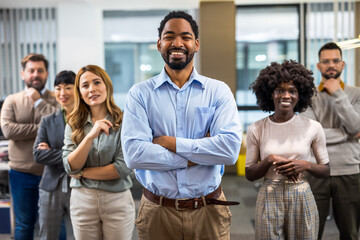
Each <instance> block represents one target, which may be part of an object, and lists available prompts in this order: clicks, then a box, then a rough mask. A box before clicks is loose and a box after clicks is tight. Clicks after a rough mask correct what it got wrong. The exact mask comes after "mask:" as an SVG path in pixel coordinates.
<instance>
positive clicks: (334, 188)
mask: <svg viewBox="0 0 360 240" xmlns="http://www.w3.org/2000/svg"><path fill="white" fill-rule="evenodd" d="M317 67H318V69H319V71H320V72H321V75H322V78H321V83H320V85H319V87H318V92H317V94H316V96H314V97H313V100H312V102H313V103H312V107H309V108H308V109H307V110H306V111H305V112H304V113H303V115H304V116H306V117H309V118H311V119H314V120H317V121H319V122H320V123H321V125H322V127H323V128H324V131H325V136H326V145H327V150H328V153H329V160H330V162H329V163H330V178H325V179H320V178H315V177H312V176H309V183H310V186H311V190H312V191H313V194H314V196H315V200H316V204H317V207H318V210H319V218H320V227H319V237H318V239H321V237H322V233H323V230H324V226H325V223H326V217H327V216H328V213H329V207H330V200H331V199H332V209H333V213H334V218H335V222H336V225H337V227H338V229H339V232H340V239H352V240H355V239H356V240H357V239H358V232H359V230H358V229H359V225H360V168H359V165H360V143H359V132H360V124H359V123H360V88H358V87H352V86H348V85H346V84H344V82H343V81H342V80H341V72H342V70H343V69H344V67H345V62H344V61H343V60H342V51H341V49H340V47H339V46H338V45H336V44H335V43H332V42H330V43H327V44H325V45H324V46H322V47H321V48H320V50H319V63H318V64H317Z"/></svg>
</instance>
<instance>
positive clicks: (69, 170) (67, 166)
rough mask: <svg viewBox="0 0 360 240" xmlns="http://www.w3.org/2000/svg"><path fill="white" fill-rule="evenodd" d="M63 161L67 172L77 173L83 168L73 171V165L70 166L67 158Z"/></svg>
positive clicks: (70, 173)
mask: <svg viewBox="0 0 360 240" xmlns="http://www.w3.org/2000/svg"><path fill="white" fill-rule="evenodd" d="M63 163H64V168H65V172H66V173H67V174H69V175H75V174H77V173H79V172H80V171H81V170H82V169H78V170H76V171H71V167H70V164H69V162H68V160H67V158H66V159H64V160H63Z"/></svg>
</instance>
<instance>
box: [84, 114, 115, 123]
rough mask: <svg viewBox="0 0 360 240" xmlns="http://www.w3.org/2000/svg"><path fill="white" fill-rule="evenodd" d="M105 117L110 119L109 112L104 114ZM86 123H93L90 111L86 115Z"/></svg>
mask: <svg viewBox="0 0 360 240" xmlns="http://www.w3.org/2000/svg"><path fill="white" fill-rule="evenodd" d="M105 119H107V120H109V121H111V117H110V114H109V113H107V114H106V116H105ZM86 123H91V125H94V123H93V121H92V120H91V114H90V113H89V114H88V116H87V119H86Z"/></svg>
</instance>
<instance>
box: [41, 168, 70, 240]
mask: <svg viewBox="0 0 360 240" xmlns="http://www.w3.org/2000/svg"><path fill="white" fill-rule="evenodd" d="M64 177H65V178H67V176H66V175H65V176H64ZM66 188H67V192H63V184H62V182H60V183H59V186H58V187H57V188H56V189H55V191H53V192H48V191H45V190H43V189H40V191H39V225H40V233H39V235H40V238H41V240H57V239H59V235H60V230H61V226H62V221H63V219H64V217H65V215H67V216H69V212H70V193H71V188H70V187H69V186H68V185H67V187H65V189H66Z"/></svg>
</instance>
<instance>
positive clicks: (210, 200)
mask: <svg viewBox="0 0 360 240" xmlns="http://www.w3.org/2000/svg"><path fill="white" fill-rule="evenodd" d="M143 193H144V196H145V197H146V198H147V199H148V200H149V201H151V202H153V203H156V204H158V205H161V206H164V207H173V208H175V209H176V210H185V209H197V208H201V207H204V206H206V205H214V204H216V205H238V204H240V203H239V202H232V201H222V200H217V198H219V197H220V195H221V187H218V188H217V189H216V190H215V191H213V192H211V193H209V194H208V195H206V196H202V197H200V198H185V199H170V198H165V197H162V196H158V195H156V194H154V193H152V192H150V191H149V190H147V189H146V188H144V190H143Z"/></svg>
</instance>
